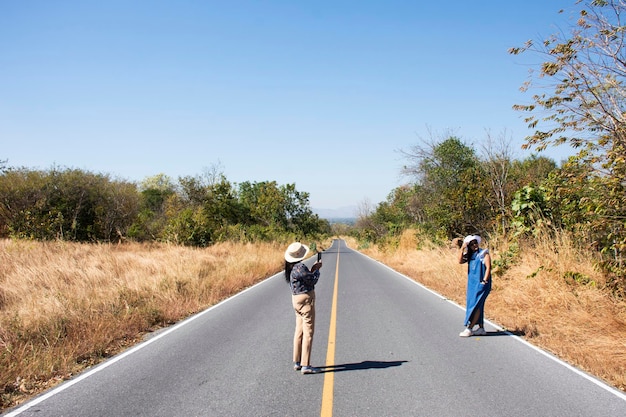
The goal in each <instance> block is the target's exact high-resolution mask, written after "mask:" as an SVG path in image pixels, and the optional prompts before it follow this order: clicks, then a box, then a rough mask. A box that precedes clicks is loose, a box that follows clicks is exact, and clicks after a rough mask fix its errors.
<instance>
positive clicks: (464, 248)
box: [459, 242, 467, 264]
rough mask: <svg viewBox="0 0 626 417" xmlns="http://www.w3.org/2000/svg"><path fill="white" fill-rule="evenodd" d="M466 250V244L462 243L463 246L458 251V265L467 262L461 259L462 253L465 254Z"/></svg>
mask: <svg viewBox="0 0 626 417" xmlns="http://www.w3.org/2000/svg"><path fill="white" fill-rule="evenodd" d="M466 249H467V243H465V242H463V245H461V250H460V251H459V263H460V264H464V263H465V262H467V258H465V259H464V258H463V252H465V250H466Z"/></svg>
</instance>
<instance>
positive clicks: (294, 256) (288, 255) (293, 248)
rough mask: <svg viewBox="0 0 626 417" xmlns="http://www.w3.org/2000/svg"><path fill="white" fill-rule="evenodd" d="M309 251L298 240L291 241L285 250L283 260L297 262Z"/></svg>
mask: <svg viewBox="0 0 626 417" xmlns="http://www.w3.org/2000/svg"><path fill="white" fill-rule="evenodd" d="M307 253H309V247H308V246H307V245H303V244H302V243H300V242H293V243H292V244H291V245H289V247H288V248H287V250H286V251H285V260H286V261H287V262H299V261H301V260H303V259H304V257H305V256H306V254H307Z"/></svg>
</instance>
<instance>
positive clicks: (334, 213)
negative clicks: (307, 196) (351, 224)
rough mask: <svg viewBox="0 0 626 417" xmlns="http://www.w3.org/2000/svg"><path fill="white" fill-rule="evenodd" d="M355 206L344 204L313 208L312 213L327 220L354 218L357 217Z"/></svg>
mask: <svg viewBox="0 0 626 417" xmlns="http://www.w3.org/2000/svg"><path fill="white" fill-rule="evenodd" d="M356 212H357V207H356V206H346V207H340V208H336V209H319V208H318V209H316V208H314V209H313V213H315V214H317V215H318V216H320V217H321V218H322V219H327V220H336V219H347V220H355V219H356V217H357V214H356Z"/></svg>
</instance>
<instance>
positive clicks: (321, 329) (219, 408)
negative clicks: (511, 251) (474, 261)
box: [5, 241, 626, 417]
mask: <svg viewBox="0 0 626 417" xmlns="http://www.w3.org/2000/svg"><path fill="white" fill-rule="evenodd" d="M312 262H313V258H311V260H310V261H308V262H307V263H308V264H310V263H312ZM323 263H324V266H323V268H322V275H321V278H320V281H319V283H318V285H317V289H316V294H317V309H316V311H317V319H316V329H315V340H314V343H313V357H312V362H313V365H315V366H319V367H322V369H323V371H324V372H322V373H320V374H316V375H301V374H300V373H299V372H295V371H294V370H293V369H292V364H291V349H292V347H291V346H292V336H293V328H294V315H293V311H292V307H291V296H290V292H289V287H288V285H287V284H286V282H285V281H284V279H283V277H282V274H279V275H276V276H274V277H271V278H269V279H267V280H265V281H263V282H262V283H260V284H258V285H256V286H254V287H252V288H249V289H248V290H246V291H244V292H242V293H240V294H238V295H237V296H235V297H233V298H231V299H229V300H227V301H225V302H222V303H220V304H218V305H216V306H214V307H212V308H210V309H208V310H206V311H205V312H202V313H200V314H198V315H196V316H193V317H191V318H190V319H188V320H186V321H184V322H181V323H180V324H178V325H176V326H173V327H171V328H169V329H166V330H164V331H161V332H160V333H158V334H156V335H154V336H153V337H152V338H151V339H149V340H147V341H146V342H145V343H143V344H141V345H138V346H136V347H135V348H133V349H130V350H129V351H127V352H125V353H123V354H121V355H119V356H116V357H114V358H112V359H110V360H109V361H107V362H105V363H103V364H102V365H100V366H98V367H95V368H93V369H92V370H89V371H87V372H85V373H84V374H81V375H79V376H77V377H76V378H75V379H73V380H70V381H67V382H66V383H64V384H62V385H60V386H59V387H57V388H55V389H53V390H51V391H49V392H46V393H44V394H42V395H41V396H39V397H37V398H35V399H34V400H32V401H31V402H29V403H26V404H24V405H22V406H21V407H19V408H16V409H14V410H9V411H8V412H7V413H5V416H17V415H19V416H38V417H41V416H45V417H53V416H72V417H73V416H81V417H89V416H150V417H156V416H291V417H293V416H331V415H334V416H455V417H458V416H508V417H514V416H568V417H572V416H596V417H598V416H611V417H614V416H626V395H624V393H622V392H620V391H617V390H615V389H613V388H611V387H609V386H607V385H605V384H603V383H602V382H600V381H598V380H597V379H595V378H593V377H591V376H589V375H587V374H585V373H583V372H581V371H579V370H577V369H576V368H574V367H571V366H569V365H567V364H565V363H563V362H561V361H559V360H557V359H555V358H553V357H552V356H551V355H549V354H547V353H545V352H543V351H541V350H539V349H536V348H534V347H532V346H531V345H529V344H528V343H525V342H524V341H523V340H521V339H520V338H518V337H516V336H513V335H510V334H508V333H506V332H504V331H502V330H501V329H499V328H498V327H497V326H494V325H491V324H488V325H487V326H486V327H487V330H488V335H487V336H483V337H470V338H460V337H459V336H458V334H459V332H460V331H461V330H462V329H463V326H462V324H463V323H462V322H463V318H464V311H463V309H462V308H460V307H459V306H457V305H455V304H453V303H451V302H449V301H447V300H445V299H444V298H442V297H441V296H439V295H437V294H435V293H432V292H430V291H429V290H427V289H425V288H423V287H421V286H420V285H418V284H416V283H415V282H413V281H411V280H409V279H408V278H406V277H404V276H403V275H401V274H398V273H397V272H394V271H393V270H391V269H389V268H387V267H385V266H384V265H382V264H380V263H378V262H376V261H374V260H372V259H370V258H368V257H366V256H364V255H362V254H360V253H358V252H355V251H353V250H351V249H349V248H347V247H346V245H345V243H344V242H343V241H335V242H334V244H333V246H332V247H331V248H328V249H327V250H326V251H325V252H324V256H323ZM441 279H446V273H445V271H442V274H441ZM492 296H493V294H492ZM486 308H487V310H488V309H489V301H487V307H486Z"/></svg>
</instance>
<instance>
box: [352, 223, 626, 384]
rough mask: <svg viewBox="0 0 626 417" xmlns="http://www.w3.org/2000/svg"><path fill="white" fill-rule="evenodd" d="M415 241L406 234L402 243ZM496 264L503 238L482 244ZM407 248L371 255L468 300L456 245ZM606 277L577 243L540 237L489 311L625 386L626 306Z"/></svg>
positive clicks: (504, 247) (524, 251) (523, 250)
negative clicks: (610, 289)
mask: <svg viewBox="0 0 626 417" xmlns="http://www.w3.org/2000/svg"><path fill="white" fill-rule="evenodd" d="M403 241H406V242H410V245H409V246H411V245H413V242H412V240H411V238H409V237H404V236H403V238H402V239H401V242H403ZM485 245H487V247H489V249H490V252H491V254H492V259H493V260H494V263H496V262H495V261H497V260H499V259H501V258H502V257H503V256H505V254H507V253H508V252H509V250H510V245H511V243H510V242H508V241H505V240H495V239H494V240H493V241H491V242H485V243H484V244H483V245H482V246H485ZM420 246H421V247H422V249H421V250H413V251H412V252H410V253H408V251H409V249H408V246H407V247H405V246H404V245H403V244H402V243H401V244H400V245H399V247H398V249H397V250H396V251H395V252H392V251H388V250H387V251H380V250H379V249H378V248H376V247H370V248H367V249H363V252H364V253H366V254H367V255H369V256H371V257H373V258H375V259H377V260H379V261H381V262H383V263H385V264H387V265H389V266H390V267H392V268H394V269H396V270H398V271H399V272H402V273H403V274H405V275H407V276H409V277H412V278H414V279H415V280H416V281H418V282H420V283H422V284H424V285H425V286H427V287H428V288H431V289H433V290H434V291H437V292H438V293H440V294H441V295H443V296H445V297H447V298H449V299H451V300H453V301H455V302H457V303H458V304H460V305H465V286H466V277H467V266H466V265H460V264H458V250H459V249H457V248H456V247H455V245H454V244H451V245H449V246H448V247H444V248H441V247H439V248H434V247H429V246H428V245H427V244H420ZM604 283H605V278H604V276H603V275H602V274H601V273H600V272H599V271H597V270H596V268H595V267H594V259H593V258H591V257H590V255H589V254H588V253H586V252H584V251H581V250H579V249H577V248H576V247H575V245H573V242H572V241H571V240H570V238H569V236H568V235H567V234H564V233H563V234H558V235H552V236H547V235H546V236H543V237H541V238H539V239H537V240H534V241H532V242H526V243H523V244H521V247H520V248H519V253H518V254H517V259H516V262H512V263H511V264H510V265H508V267H507V268H506V269H505V270H503V274H502V275H499V276H494V280H493V290H492V293H491V295H490V296H489V299H488V300H487V305H486V311H485V314H486V316H487V317H488V318H489V319H490V320H492V321H494V322H495V323H498V324H499V325H500V326H502V327H504V328H506V329H509V330H510V331H512V332H513V333H515V334H519V335H523V336H524V337H525V338H526V339H528V340H529V341H531V342H532V343H534V344H535V345H537V346H540V347H542V348H544V349H546V350H548V351H550V352H552V353H554V354H555V355H557V356H559V357H560V358H562V359H564V360H566V361H568V362H570V363H572V364H575V365H576V366H578V367H580V368H581V369H584V370H586V371H587V372H589V373H592V374H594V375H597V376H598V377H600V378H603V379H604V380H606V381H607V382H609V383H611V384H612V385H614V386H616V387H618V388H620V389H622V390H625V389H626V343H625V342H624V340H626V303H625V302H624V301H620V300H617V299H615V298H614V297H612V296H611V294H610V293H609V292H608V291H606V290H604Z"/></svg>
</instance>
